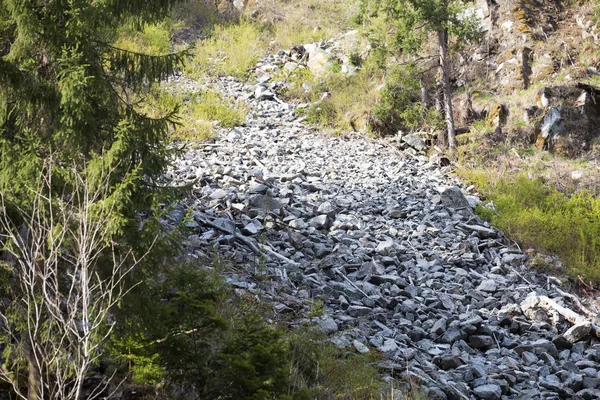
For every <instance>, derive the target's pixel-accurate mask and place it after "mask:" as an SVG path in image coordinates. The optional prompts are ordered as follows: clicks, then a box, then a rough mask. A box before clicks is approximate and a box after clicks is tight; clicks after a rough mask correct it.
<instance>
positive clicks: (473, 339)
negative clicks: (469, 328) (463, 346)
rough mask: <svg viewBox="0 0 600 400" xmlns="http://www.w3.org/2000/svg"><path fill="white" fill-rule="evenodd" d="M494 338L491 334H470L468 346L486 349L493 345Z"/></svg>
mask: <svg viewBox="0 0 600 400" xmlns="http://www.w3.org/2000/svg"><path fill="white" fill-rule="evenodd" d="M494 344H495V343H494V339H493V338H492V337H491V336H485V335H471V336H470V337H469V346H471V347H473V348H474V349H486V348H489V347H492V346H493V345H494Z"/></svg>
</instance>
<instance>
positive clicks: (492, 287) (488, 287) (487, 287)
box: [477, 279, 497, 293]
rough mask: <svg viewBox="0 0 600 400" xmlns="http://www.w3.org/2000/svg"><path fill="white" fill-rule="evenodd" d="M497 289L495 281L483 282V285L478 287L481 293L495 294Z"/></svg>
mask: <svg viewBox="0 0 600 400" xmlns="http://www.w3.org/2000/svg"><path fill="white" fill-rule="evenodd" d="M496 289H497V286H496V281H494V280H493V279H488V280H485V281H483V282H481V284H480V285H479V286H477V290H479V291H481V292H489V293H494V292H495V291H496Z"/></svg>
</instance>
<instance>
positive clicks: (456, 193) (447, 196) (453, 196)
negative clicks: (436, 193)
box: [441, 186, 471, 210]
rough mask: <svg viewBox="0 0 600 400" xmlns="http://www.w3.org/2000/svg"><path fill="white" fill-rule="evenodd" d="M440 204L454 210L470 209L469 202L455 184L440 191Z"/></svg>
mask: <svg viewBox="0 0 600 400" xmlns="http://www.w3.org/2000/svg"><path fill="white" fill-rule="evenodd" d="M441 197H442V204H443V205H444V206H445V207H448V208H452V209H455V210H461V209H470V208H471V206H470V205H469V202H468V201H467V199H466V198H465V196H464V195H463V194H462V192H461V191H460V189H459V188H458V187H457V186H451V187H449V188H447V189H446V190H444V191H443V192H442V193H441Z"/></svg>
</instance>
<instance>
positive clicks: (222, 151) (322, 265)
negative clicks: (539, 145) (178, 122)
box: [167, 53, 600, 399]
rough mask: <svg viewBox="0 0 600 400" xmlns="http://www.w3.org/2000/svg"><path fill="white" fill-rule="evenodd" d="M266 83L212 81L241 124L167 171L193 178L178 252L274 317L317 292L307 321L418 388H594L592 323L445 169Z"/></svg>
mask: <svg viewBox="0 0 600 400" xmlns="http://www.w3.org/2000/svg"><path fill="white" fill-rule="evenodd" d="M286 57H289V54H286V53H280V54H279V55H277V56H270V58H267V59H265V60H263V61H262V62H261V64H259V66H258V67H257V68H258V70H259V71H261V70H262V71H264V72H265V73H266V74H268V73H269V71H270V70H272V69H273V68H272V67H273V66H274V65H278V64H282V63H283V62H285V60H283V61H282V58H286ZM267 78H268V75H267V76H266V77H264V78H262V79H259V83H256V82H254V83H247V84H246V83H242V82H240V81H238V80H236V79H233V78H221V79H215V80H213V81H211V82H210V83H209V85H210V86H211V87H212V88H213V89H217V90H219V91H220V92H221V93H222V94H224V95H225V96H228V97H231V98H234V99H238V100H243V101H245V102H246V103H247V104H248V106H249V107H250V113H249V115H248V118H247V121H246V123H245V124H244V125H243V126H241V127H237V128H234V129H219V130H218V137H216V138H215V139H214V140H211V141H209V142H206V143H203V144H201V145H199V146H197V147H196V148H193V147H190V148H188V149H187V151H186V152H185V154H184V156H183V157H182V158H181V159H179V160H177V162H176V163H175V166H174V167H173V168H172V169H171V170H170V171H169V173H168V174H167V178H168V179H169V180H171V182H172V183H173V184H174V185H182V184H188V183H193V198H192V199H190V200H189V201H188V202H186V203H182V204H180V205H178V206H177V208H176V209H175V210H174V211H173V212H172V213H171V216H172V218H173V220H175V221H177V220H182V218H183V216H184V214H186V213H188V212H189V213H190V215H191V216H192V219H191V220H190V221H189V222H187V225H188V226H189V227H190V228H191V229H192V230H193V231H194V233H193V234H192V235H191V236H190V237H189V240H188V242H187V244H186V248H187V252H188V257H189V258H191V259H199V260H203V261H205V260H209V259H210V257H211V256H210V254H209V253H210V249H216V251H218V253H219V254H221V255H222V256H223V257H224V258H226V259H228V260H231V261H232V262H233V263H235V265H236V266H237V267H238V268H240V269H239V270H238V273H234V272H231V273H230V274H229V276H228V277H227V282H228V283H229V284H230V285H232V286H233V287H235V288H236V290H240V291H248V292H251V293H254V294H256V295H257V296H259V297H260V298H261V299H263V300H264V301H267V302H269V304H271V305H272V306H273V308H274V310H275V311H276V312H277V313H280V314H283V313H288V312H298V310H300V311H302V310H307V309H308V308H309V307H310V304H311V303H312V302H314V301H315V300H317V299H320V300H322V301H323V302H324V306H325V315H324V316H323V317H321V318H320V319H319V321H318V322H319V326H320V327H321V329H322V330H324V331H325V332H326V333H327V334H328V335H329V337H330V338H331V340H332V341H333V342H334V343H335V344H337V345H338V346H340V347H347V348H354V350H353V351H358V352H367V351H375V352H381V353H383V354H385V356H386V361H383V362H381V363H380V367H381V369H382V371H383V373H384V374H388V375H390V376H391V375H393V374H394V375H396V376H403V377H404V378H411V379H414V380H416V381H418V382H419V383H420V384H421V385H422V386H423V387H424V389H425V391H426V392H427V393H428V397H429V398H432V399H472V398H476V399H501V398H502V399H558V398H573V399H577V398H580V399H597V398H600V372H599V371H600V342H599V341H598V339H597V338H595V337H594V335H593V333H594V332H595V328H596V326H595V325H594V324H593V323H591V322H589V321H587V320H586V321H585V323H579V324H577V325H576V326H575V328H572V327H573V324H572V322H573V321H571V322H569V321H568V320H566V319H565V316H564V315H563V314H561V313H560V312H557V311H556V310H557V307H558V308H559V309H560V307H561V306H564V307H565V308H567V309H569V310H573V311H575V312H577V313H578V314H580V315H584V314H585V313H584V311H586V312H588V313H590V311H588V310H587V308H586V306H584V305H583V304H581V303H580V301H579V300H578V299H577V298H576V297H573V296H572V295H570V294H567V293H565V291H566V290H565V289H564V288H561V286H560V281H558V280H557V279H554V278H551V277H547V276H545V275H542V274H539V273H536V272H532V271H530V270H528V269H527V268H526V267H525V266H524V261H525V259H526V256H525V255H524V254H523V253H522V252H521V251H520V250H519V249H518V248H516V247H513V246H510V245H508V244H507V243H508V242H507V241H506V240H505V239H504V237H503V235H502V233H501V232H499V231H497V230H496V229H494V228H493V227H491V226H489V224H487V223H485V222H483V221H482V220H481V219H480V218H479V217H478V216H476V215H475V214H474V213H473V211H472V209H473V207H474V205H475V204H476V203H477V202H478V201H479V199H478V198H477V197H476V196H469V188H466V187H465V186H464V185H463V184H462V183H461V182H459V181H458V180H457V179H456V178H455V177H453V176H452V175H451V174H450V173H449V170H448V168H450V167H441V166H440V165H439V162H438V161H437V160H436V159H435V158H432V159H430V158H428V157H427V156H425V155H423V154H419V153H418V152H416V151H414V150H410V151H404V150H403V149H401V148H400V147H399V146H398V143H397V142H394V141H383V140H376V139H372V138H368V137H366V136H364V135H359V134H345V135H341V136H333V135H328V134H324V133H321V132H318V131H316V130H315V129H314V128H311V127H309V126H307V125H306V124H305V123H304V122H303V120H304V117H303V116H302V114H301V113H298V112H297V110H296V107H295V106H293V105H290V104H286V103H285V102H283V101H281V100H279V99H278V97H277V95H276V89H277V87H278V85H280V84H279V83H270V81H269V79H267ZM173 85H174V87H179V88H183V89H185V90H187V91H194V90H199V88H200V85H199V84H198V83H196V82H192V81H188V80H186V79H184V78H180V79H177V80H175V82H173ZM257 278H260V279H257ZM546 300H550V301H551V302H552V303H551V304H550V307H549V306H548V304H547V301H546ZM584 303H585V302H584ZM552 306H557V307H552ZM567 319H568V318H567ZM590 319H591V317H590Z"/></svg>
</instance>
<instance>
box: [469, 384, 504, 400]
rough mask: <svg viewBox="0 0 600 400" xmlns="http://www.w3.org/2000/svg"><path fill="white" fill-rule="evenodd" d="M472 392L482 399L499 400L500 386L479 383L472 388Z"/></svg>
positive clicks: (500, 395) (500, 394)
mask: <svg viewBox="0 0 600 400" xmlns="http://www.w3.org/2000/svg"><path fill="white" fill-rule="evenodd" d="M473 393H475V395H476V396H477V397H478V398H480V399H483V400H500V398H501V397H502V388H501V387H500V386H498V385H481V386H478V387H476V388H475V389H473Z"/></svg>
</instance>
